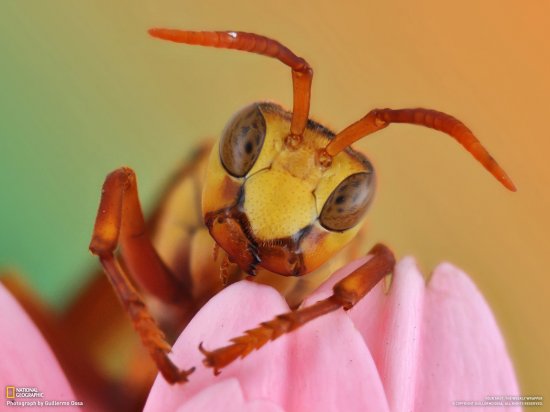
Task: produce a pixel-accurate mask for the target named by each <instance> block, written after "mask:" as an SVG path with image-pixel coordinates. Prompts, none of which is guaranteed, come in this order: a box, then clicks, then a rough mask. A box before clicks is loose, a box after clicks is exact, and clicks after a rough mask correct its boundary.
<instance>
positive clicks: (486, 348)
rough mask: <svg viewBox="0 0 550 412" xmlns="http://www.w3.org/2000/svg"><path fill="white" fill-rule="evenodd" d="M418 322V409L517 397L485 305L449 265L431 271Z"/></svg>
mask: <svg viewBox="0 0 550 412" xmlns="http://www.w3.org/2000/svg"><path fill="white" fill-rule="evenodd" d="M422 321H423V325H424V327H423V328H422V334H421V345H420V348H421V350H420V353H419V356H420V369H419V372H418V381H417V386H416V390H417V394H418V397H417V398H416V402H415V406H416V409H417V410H433V409H434V408H436V409H437V408H447V409H455V408H453V407H452V406H450V403H451V402H453V401H483V400H484V399H485V398H486V396H490V395H497V396H498V395H508V396H510V395H512V396H514V395H518V392H519V391H518V385H517V382H516V378H515V373H514V368H513V366H512V362H511V360H510V357H509V355H508V352H507V350H506V345H505V343H504V339H503V338H502V335H501V334H500V331H499V329H498V326H497V324H496V321H495V319H494V317H493V314H492V313H491V310H490V309H489V306H488V305H487V303H486V302H485V300H484V299H483V296H482V295H481V293H480V292H479V290H478V289H477V288H476V286H475V285H474V284H473V282H472V281H471V280H470V279H469V278H468V277H467V276H466V274H464V273H463V272H462V271H460V270H459V269H457V268H456V267H454V266H452V265H450V264H448V263H443V264H441V265H439V266H438V267H437V268H436V269H435V271H434V274H433V277H432V279H431V281H430V283H429V284H428V287H427V290H426V300H425V304H424V312H423V319H422ZM502 409H505V408H498V409H496V408H491V410H502ZM506 410H518V411H519V410H521V408H519V407H517V408H510V409H508V408H507V409H506Z"/></svg>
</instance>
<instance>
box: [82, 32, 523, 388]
mask: <svg viewBox="0 0 550 412" xmlns="http://www.w3.org/2000/svg"><path fill="white" fill-rule="evenodd" d="M150 34H151V35H152V36H154V37H157V38H161V39H166V40H171V41H174V42H180V43H187V44H196V45H202V46H211V47H221V48H229V49H238V50H243V51H249V52H254V53H259V54H262V55H266V56H270V57H274V58H276V59H278V60H280V61H281V62H282V63H284V64H286V65H287V66H289V67H290V68H291V70H292V80H293V90H294V104H293V110H292V111H291V112H289V111H286V110H285V109H283V108H281V107H280V106H278V105H276V104H273V103H254V104H252V105H249V106H247V107H245V108H243V109H242V110H240V111H239V112H237V113H236V114H235V116H234V117H233V118H232V119H231V120H230V121H229V123H228V124H227V126H226V127H225V129H224V131H223V132H222V134H221V136H220V139H219V140H218V141H217V143H215V144H214V146H213V147H212V149H211V151H210V155H209V158H208V160H206V155H203V156H202V157H201V159H202V160H201V162H200V165H199V166H197V167H196V171H195V172H196V174H197V175H198V174H201V176H200V177H199V178H198V181H199V182H200V183H197V182H196V181H194V182H191V181H190V180H185V179H183V180H182V181H181V182H180V183H179V184H178V185H176V186H174V187H173V188H171V189H170V191H169V193H168V195H167V198H166V201H165V202H164V204H163V206H162V207H161V212H160V213H159V214H158V215H157V217H156V226H155V230H154V233H153V234H152V236H150V235H149V234H148V232H147V227H146V224H145V220H144V218H143V215H142V212H141V207H140V203H139V199H138V195H137V184H136V179H135V174H134V172H133V171H132V170H131V169H129V168H121V169H118V170H116V171H114V172H113V173H111V174H110V175H109V176H107V179H106V181H105V184H104V186H103V194H102V198H101V203H100V206H99V211H98V215H97V219H96V224H95V228H94V233H93V238H92V242H91V244H90V250H91V251H92V252H93V253H94V254H96V255H97V256H98V257H99V259H100V261H101V263H102V265H103V268H104V271H105V273H106V275H107V277H108V278H109V280H110V282H111V284H112V285H113V287H114V290H115V292H116V293H117V295H118V296H119V298H120V300H121V301H122V304H123V306H124V308H125V309H126V311H127V312H128V313H129V315H130V317H131V319H132V322H133V325H134V327H135V329H136V330H137V332H138V334H139V335H140V337H141V339H142V341H143V344H144V345H145V347H146V348H147V349H148V351H149V353H150V355H151V357H152V358H153V360H154V361H155V363H156V365H157V367H158V369H159V370H160V372H161V373H162V374H163V376H164V377H165V378H166V379H167V380H168V381H169V382H172V383H174V382H183V381H186V380H187V378H188V375H189V374H190V373H191V372H192V370H193V369H189V370H181V369H179V368H178V367H177V366H176V365H174V364H173V363H172V362H171V361H170V359H169V358H168V356H167V353H168V352H169V351H170V349H171V347H170V345H169V344H168V343H167V342H166V340H165V338H164V334H163V333H162V331H161V330H160V329H159V327H158V326H157V325H156V323H155V321H154V320H153V317H152V316H151V314H150V312H149V311H148V309H147V307H146V306H145V304H144V302H143V300H142V298H141V295H140V294H139V293H138V291H137V290H136V289H135V288H134V286H133V284H132V282H130V280H129V279H128V277H127V275H126V273H128V274H129V275H131V276H132V277H133V278H134V279H135V280H136V281H137V282H138V284H139V285H140V287H141V288H143V289H144V290H145V291H147V292H149V293H151V294H152V295H154V296H156V297H157V298H159V299H160V300H161V301H163V302H165V303H169V304H174V305H176V306H177V305H181V306H185V305H188V306H190V307H192V308H193V309H192V311H193V310H196V309H197V307H198V306H200V304H202V303H203V302H204V301H205V300H206V299H208V298H210V297H211V296H212V295H213V294H214V293H216V292H217V291H218V290H220V289H221V288H222V287H223V286H224V284H226V283H230V282H234V281H237V280H239V279H242V278H243V277H248V278H249V279H251V280H253V281H259V282H263V283H268V284H271V285H273V286H275V287H277V288H278V290H279V291H281V293H283V294H284V295H285V297H286V298H287V300H288V301H289V303H290V304H291V306H292V307H295V306H296V305H297V304H299V303H300V301H301V300H302V299H303V298H304V297H305V295H306V294H307V293H308V292H309V291H310V290H311V289H312V288H313V287H315V286H316V285H317V284H318V283H319V281H320V280H322V279H324V278H326V276H328V274H330V268H329V266H328V265H327V262H329V261H334V258H335V256H336V255H339V256H340V258H342V256H344V255H342V253H344V252H343V251H341V250H342V249H344V248H345V246H346V245H348V244H349V243H350V242H351V241H352V239H354V238H355V237H356V235H357V234H358V233H359V232H360V230H361V228H362V223H363V221H364V219H365V213H366V211H367V209H368V208H369V205H370V204H371V201H372V199H373V195H374V191H375V186H376V179H375V173H374V169H373V167H372V164H371V163H370V162H369V161H368V160H367V158H366V157H364V156H363V155H362V154H360V153H359V152H357V151H355V150H353V149H352V148H351V146H350V145H351V144H352V143H353V142H355V141H356V140H358V139H360V138H362V137H364V136H366V135H368V134H371V133H373V132H376V131H378V130H380V129H382V128H384V127H386V126H388V125H389V124H391V123H410V124H417V125H422V126H426V127H429V128H433V129H437V130H440V131H442V132H444V133H446V134H448V135H450V136H451V137H453V138H454V139H456V140H457V141H458V142H459V143H460V144H462V145H463V146H464V147H465V148H466V150H468V151H469V152H470V153H471V154H472V155H473V156H474V157H475V158H476V159H477V160H478V161H479V162H480V163H481V164H482V165H483V166H484V167H485V168H487V169H488V171H489V172H490V173H492V174H493V175H494V176H495V177H496V178H497V179H498V180H499V181H500V182H501V183H502V184H503V185H504V186H505V187H507V188H508V189H510V190H515V187H514V185H513V183H512V181H511V180H510V179H509V178H508V176H507V175H506V174H505V172H504V171H503V170H502V169H501V168H500V167H499V166H498V164H497V163H496V161H495V160H494V159H493V158H492V157H491V156H490V155H489V154H488V152H487V151H486V150H485V149H484V148H483V146H482V145H481V144H480V142H479V141H478V140H477V139H476V137H475V136H474V135H473V133H472V132H471V131H470V130H469V129H468V128H467V127H466V126H465V125H464V124H463V123H462V122H460V121H459V120H457V119H455V118H454V117H452V116H450V115H447V114H444V113H441V112H437V111H433V110H427V109H419V108H418V109H400V110H392V109H375V110H372V111H370V112H369V113H368V114H367V115H366V116H365V117H363V118H362V119H360V120H359V121H358V122H356V123H354V124H352V125H351V126H349V127H348V128H346V129H344V130H343V131H341V132H340V133H337V134H335V133H333V132H332V131H330V130H329V129H327V128H325V127H324V126H322V125H320V124H318V123H316V122H314V121H312V120H310V119H309V104H310V89H311V81H312V77H313V71H312V69H311V67H310V66H309V64H308V63H307V62H306V61H305V60H304V59H302V58H300V57H297V56H296V55H295V54H294V53H293V52H291V51H290V50H289V49H288V48H286V47H285V46H283V45H282V44H280V43H278V42H277V41H275V40H272V39H269V38H266V37H263V36H259V35H255V34H250V33H241V32H189V31H182V30H169V29H152V30H150ZM202 172H204V173H205V174H204V175H202ZM189 185H191V186H192V188H190V187H191V186H189ZM199 186H200V187H202V203H201V206H200V209H201V212H200V213H201V216H202V221H203V223H204V225H205V227H206V229H199V227H198V226H197V227H195V226H193V228H194V229H193V236H194V239H195V240H196V239H197V238H198V237H200V246H198V245H199V243H197V244H194V245H195V246H193V248H194V252H193V253H192V252H189V250H191V249H189V248H188V249H187V251H186V252H181V251H180V252H178V250H179V249H178V248H180V246H181V245H182V244H183V243H184V242H183V241H182V239H183V238H186V239H187V240H186V242H187V243H186V244H189V241H188V237H189V235H187V234H186V235H185V236H184V235H181V234H178V233H176V232H177V230H175V229H173V227H172V223H171V220H170V216H172V213H179V215H180V217H181V219H182V220H183V221H185V219H187V217H186V216H191V215H193V216H195V215H196V214H197V213H198V209H199V207H198V206H197V205H196V204H194V203H193V202H189V201H186V199H185V197H184V196H183V194H184V193H188V192H190V191H193V190H195V189H196V188H197V187H199ZM170 210H172V211H173V210H179V211H178V212H170ZM180 223H181V222H180ZM206 230H208V232H209V234H210V236H211V237H208V238H207V237H205V235H206V233H207V232H206ZM199 234H200V235H199ZM152 238H153V239H152ZM197 242H198V241H197ZM119 245H120V246H121V257H122V258H123V260H124V267H122V266H121V265H120V264H119V263H118V260H117V258H116V257H115V254H114V252H115V250H116V249H117V247H118V246H119ZM212 248H214V249H215V256H216V259H214V261H212V259H207V258H205V259H203V261H206V260H210V263H209V264H208V265H206V266H205V267H203V268H201V270H193V267H196V266H197V265H196V264H194V263H193V261H194V259H197V256H203V257H204V256H206V255H207V254H208V253H210V251H211V249H212ZM347 252H349V254H352V252H350V250H349V247H348V250H347ZM178 253H179V254H178ZM369 253H370V254H372V258H371V259H370V260H369V261H368V262H367V263H365V264H364V265H363V266H361V267H360V268H359V269H357V270H356V271H354V272H353V273H351V274H350V275H349V276H347V277H346V278H344V279H343V280H341V281H340V282H338V283H337V284H336V285H335V286H334V289H333V295H332V296H330V297H329V298H327V299H325V300H322V301H319V302H317V303H315V304H314V305H311V306H308V307H305V308H301V309H298V310H295V311H292V312H289V313H286V314H283V315H280V316H278V317H277V318H275V319H273V320H271V321H267V322H264V323H263V324H261V325H260V326H259V327H258V328H256V329H253V330H250V331H247V332H246V333H245V334H244V335H243V336H241V337H238V338H235V339H234V340H233V341H232V343H231V344H230V345H228V346H226V347H223V348H220V349H217V350H214V351H207V350H205V349H204V348H202V347H201V348H200V350H201V351H202V352H203V353H204V355H205V360H204V363H205V364H206V365H207V366H210V367H213V368H214V370H215V372H217V371H218V370H219V369H221V368H223V367H224V366H226V365H228V364H229V363H230V362H232V361H233V360H234V359H236V358H238V357H244V356H246V354H248V353H249V352H250V351H251V350H253V349H257V348H259V347H261V346H262V345H263V344H265V343H266V342H267V341H268V340H272V339H275V338H277V337H278V336H280V335H281V334H283V333H287V332H290V331H292V330H294V329H296V328H298V327H299V326H301V325H303V324H304V323H306V322H308V321H309V320H311V319H314V318H315V317H318V316H321V315H323V314H324V313H327V312H330V311H333V310H336V309H338V308H344V309H346V310H347V309H349V308H351V307H352V306H353V305H354V304H355V303H356V302H357V301H358V300H359V299H361V298H362V297H363V296H364V295H365V294H366V293H367V292H368V291H369V290H370V289H371V288H372V287H373V286H374V285H375V284H376V283H377V282H378V281H379V280H380V279H382V278H383V277H384V276H385V275H387V274H388V273H390V272H391V271H392V268H393V265H394V257H393V254H392V252H391V251H390V250H389V249H388V248H387V247H386V246H384V245H381V244H378V245H376V246H374V247H373V248H372V249H371V251H370V252H369ZM176 255H177V256H179V257H178V258H177V259H175V258H170V257H168V258H167V256H172V257H173V256H176ZM346 256H347V255H346ZM178 259H179V263H174V262H175V260H178ZM167 260H168V261H169V262H167ZM216 267H217V268H218V269H216ZM205 268H206V269H205Z"/></svg>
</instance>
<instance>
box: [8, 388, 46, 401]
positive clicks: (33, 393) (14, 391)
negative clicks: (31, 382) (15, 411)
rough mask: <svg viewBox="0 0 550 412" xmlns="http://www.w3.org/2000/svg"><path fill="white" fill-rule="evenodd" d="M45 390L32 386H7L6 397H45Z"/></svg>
mask: <svg viewBox="0 0 550 412" xmlns="http://www.w3.org/2000/svg"><path fill="white" fill-rule="evenodd" d="M43 397H44V392H40V391H39V390H38V388H36V387H30V386H6V399H15V398H43Z"/></svg>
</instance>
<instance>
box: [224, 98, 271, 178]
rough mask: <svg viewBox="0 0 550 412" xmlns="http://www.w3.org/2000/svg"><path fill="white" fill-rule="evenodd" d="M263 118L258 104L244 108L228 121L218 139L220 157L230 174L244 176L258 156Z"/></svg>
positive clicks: (263, 123)
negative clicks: (219, 139)
mask: <svg viewBox="0 0 550 412" xmlns="http://www.w3.org/2000/svg"><path fill="white" fill-rule="evenodd" d="M265 129H266V127H265V119H264V116H263V114H262V112H261V111H260V109H259V107H258V105H252V106H250V107H247V108H245V109H244V110H242V111H241V112H239V113H237V115H236V116H235V117H234V118H233V119H232V120H231V121H230V122H229V124H228V125H227V126H226V128H225V130H224V132H223V135H222V138H221V141H220V159H221V162H222V164H223V167H224V168H225V170H227V171H228V172H229V173H230V174H231V175H232V176H235V177H243V176H245V175H246V174H247V173H248V172H249V171H250V169H252V166H254V163H256V160H258V156H260V152H261V151H262V146H263V144H264V140H265Z"/></svg>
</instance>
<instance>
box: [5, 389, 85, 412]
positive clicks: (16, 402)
mask: <svg viewBox="0 0 550 412" xmlns="http://www.w3.org/2000/svg"><path fill="white" fill-rule="evenodd" d="M4 404H5V406H9V407H12V406H13V407H17V408H18V407H32V408H42V407H52V406H56V407H62V406H84V402H82V401H78V400H52V399H44V392H42V391H40V390H38V388H37V387H35V386H6V400H5V403H4ZM2 410H4V409H2Z"/></svg>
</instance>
